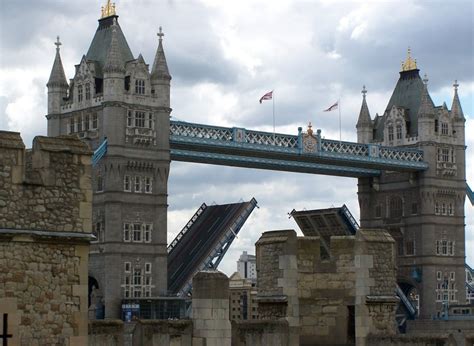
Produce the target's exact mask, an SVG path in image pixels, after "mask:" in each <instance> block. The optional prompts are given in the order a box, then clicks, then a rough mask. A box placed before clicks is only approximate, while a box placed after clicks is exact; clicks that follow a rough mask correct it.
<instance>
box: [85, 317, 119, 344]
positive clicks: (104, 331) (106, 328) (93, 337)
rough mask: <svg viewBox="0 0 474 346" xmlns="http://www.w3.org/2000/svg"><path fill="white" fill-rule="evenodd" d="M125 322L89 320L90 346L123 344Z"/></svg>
mask: <svg viewBox="0 0 474 346" xmlns="http://www.w3.org/2000/svg"><path fill="white" fill-rule="evenodd" d="M123 339H124V323H123V322H122V321H121V320H112V319H110V320H94V321H89V344H88V345H89V346H122V345H123V344H124V343H123Z"/></svg>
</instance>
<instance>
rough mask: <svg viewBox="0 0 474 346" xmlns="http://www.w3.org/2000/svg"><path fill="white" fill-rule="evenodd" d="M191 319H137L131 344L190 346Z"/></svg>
mask: <svg viewBox="0 0 474 346" xmlns="http://www.w3.org/2000/svg"><path fill="white" fill-rule="evenodd" d="M192 333H193V322H192V321H191V320H176V321H168V320H139V321H138V322H137V326H136V328H135V332H134V335H133V345H163V346H166V345H173V346H190V345H191V342H192Z"/></svg>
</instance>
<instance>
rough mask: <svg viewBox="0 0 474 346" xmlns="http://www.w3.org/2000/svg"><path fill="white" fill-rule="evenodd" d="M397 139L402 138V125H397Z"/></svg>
mask: <svg viewBox="0 0 474 346" xmlns="http://www.w3.org/2000/svg"><path fill="white" fill-rule="evenodd" d="M397 139H402V125H400V124H399V125H397Z"/></svg>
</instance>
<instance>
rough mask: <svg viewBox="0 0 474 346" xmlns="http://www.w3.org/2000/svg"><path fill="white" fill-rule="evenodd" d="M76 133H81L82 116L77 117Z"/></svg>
mask: <svg viewBox="0 0 474 346" xmlns="http://www.w3.org/2000/svg"><path fill="white" fill-rule="evenodd" d="M77 132H82V115H80V116H78V117H77Z"/></svg>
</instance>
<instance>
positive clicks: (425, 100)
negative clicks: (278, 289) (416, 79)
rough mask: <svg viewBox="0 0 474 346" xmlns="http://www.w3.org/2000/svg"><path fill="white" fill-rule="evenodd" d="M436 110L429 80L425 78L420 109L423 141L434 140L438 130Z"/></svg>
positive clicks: (419, 123) (420, 131)
mask: <svg viewBox="0 0 474 346" xmlns="http://www.w3.org/2000/svg"><path fill="white" fill-rule="evenodd" d="M436 126H437V125H436V121H435V108H434V103H433V100H431V97H430V95H429V93H428V78H427V76H426V74H425V76H424V78H423V90H422V92H421V100H420V108H418V136H419V138H420V140H421V141H424V140H432V138H433V136H434V133H435V131H436V130H437V129H436Z"/></svg>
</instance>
